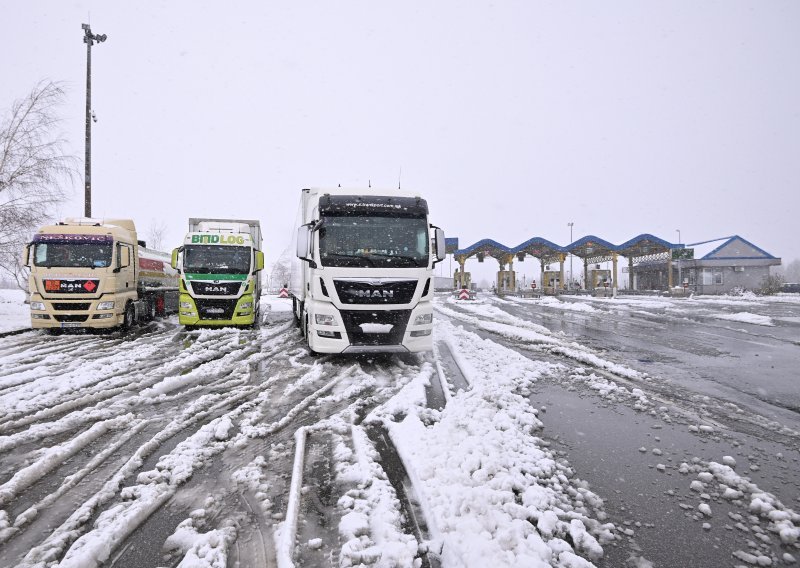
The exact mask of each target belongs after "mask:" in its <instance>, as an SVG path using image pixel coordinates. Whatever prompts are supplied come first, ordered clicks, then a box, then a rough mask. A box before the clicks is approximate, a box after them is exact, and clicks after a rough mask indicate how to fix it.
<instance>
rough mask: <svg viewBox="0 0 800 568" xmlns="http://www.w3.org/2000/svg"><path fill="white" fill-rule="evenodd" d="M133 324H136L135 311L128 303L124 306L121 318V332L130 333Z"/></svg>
mask: <svg viewBox="0 0 800 568" xmlns="http://www.w3.org/2000/svg"><path fill="white" fill-rule="evenodd" d="M134 323H136V311H135V310H134V308H133V304H132V303H131V302H128V305H127V306H125V316H124V317H123V318H122V331H130V330H131V328H132V327H133V324H134Z"/></svg>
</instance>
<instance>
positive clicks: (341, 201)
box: [319, 194, 428, 217]
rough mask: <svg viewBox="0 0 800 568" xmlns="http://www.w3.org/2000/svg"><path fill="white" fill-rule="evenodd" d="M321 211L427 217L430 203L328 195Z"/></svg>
mask: <svg viewBox="0 0 800 568" xmlns="http://www.w3.org/2000/svg"><path fill="white" fill-rule="evenodd" d="M319 211H320V213H321V214H323V215H347V216H365V217H376V216H386V217H426V216H427V215H428V202H427V201H425V200H424V199H421V198H419V197H393V196H384V195H375V196H371V195H370V196H364V195H329V194H326V195H323V196H322V198H321V199H320V201H319Z"/></svg>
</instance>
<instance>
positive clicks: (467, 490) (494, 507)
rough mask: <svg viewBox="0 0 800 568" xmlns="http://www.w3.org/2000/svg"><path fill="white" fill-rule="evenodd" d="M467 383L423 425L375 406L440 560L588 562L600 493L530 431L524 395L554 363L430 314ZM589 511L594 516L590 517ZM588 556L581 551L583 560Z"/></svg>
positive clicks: (598, 540) (594, 547) (597, 549)
mask: <svg viewBox="0 0 800 568" xmlns="http://www.w3.org/2000/svg"><path fill="white" fill-rule="evenodd" d="M436 333H437V336H438V337H439V338H445V339H446V341H447V342H448V343H449V344H450V345H451V350H452V351H453V352H454V353H459V354H460V359H461V360H459V366H460V367H461V368H462V371H463V372H464V373H465V374H469V375H470V376H469V381H470V383H471V384H472V389H471V390H470V391H468V392H460V393H459V394H457V395H455V396H454V398H453V400H452V403H449V404H448V405H447V406H446V407H445V409H444V410H442V411H441V412H440V413H439V416H438V419H437V420H435V421H434V422H433V423H432V424H430V425H426V424H425V423H423V421H422V420H421V419H420V418H419V416H418V415H417V414H416V413H415V412H414V409H413V408H410V409H409V414H408V415H406V416H405V418H404V419H403V420H402V421H401V422H395V421H393V419H392V416H390V415H388V413H381V412H380V411H376V412H374V413H373V415H371V416H370V419H371V420H381V421H382V422H383V423H384V424H385V426H386V428H387V429H388V430H389V432H390V434H391V437H392V440H393V442H394V444H395V446H396V447H397V448H398V451H399V452H400V453H401V456H402V458H403V462H404V464H405V465H406V469H407V470H408V473H409V476H410V477H411V480H412V483H413V485H414V487H415V488H416V489H417V491H418V492H419V493H420V494H421V495H420V498H421V501H422V502H423V507H424V508H425V509H426V512H427V515H426V516H427V517H428V522H429V524H430V525H432V526H429V528H430V530H431V533H432V536H433V537H434V539H441V541H442V543H443V546H442V560H443V564H444V565H445V566H448V565H453V566H476V567H478V566H480V567H484V566H493V567H502V566H564V567H566V566H570V567H578V566H583V567H586V566H592V565H593V564H592V563H591V561H595V560H597V559H599V558H601V557H602V555H603V548H602V544H605V543H608V542H610V541H612V540H613V539H614V538H615V537H614V526H613V525H612V524H603V523H601V522H600V520H598V519H602V518H603V517H604V513H603V511H602V505H603V503H602V500H601V499H600V498H599V497H598V496H597V495H595V494H594V493H592V492H591V491H590V490H588V489H587V488H586V487H585V484H584V483H583V482H581V481H580V480H577V479H575V478H574V477H573V472H572V470H571V469H570V468H569V467H568V466H567V465H565V464H564V463H563V462H560V461H557V460H556V459H555V457H554V456H553V455H552V454H551V453H550V452H549V450H547V449H546V447H545V445H544V444H543V443H542V441H541V440H540V439H539V438H537V437H535V436H534V435H533V434H534V433H535V432H536V431H538V430H540V429H541V428H542V423H541V421H540V420H539V419H538V417H537V411H536V410H535V409H534V408H532V407H531V406H530V404H529V402H528V400H527V398H526V396H527V395H528V394H529V388H530V387H531V385H532V383H533V382H534V381H536V380H537V378H539V377H541V376H542V375H544V374H546V373H548V372H550V371H552V370H553V369H554V366H552V365H549V364H546V363H541V362H534V361H531V360H529V359H527V358H525V357H523V356H522V355H520V354H518V353H516V352H514V351H512V350H510V349H506V348H504V347H502V346H499V345H497V344H495V343H493V342H491V341H485V340H482V339H480V338H479V337H478V336H476V335H475V334H472V333H469V332H466V331H464V330H463V329H461V328H456V327H454V326H453V325H452V324H449V323H447V322H442V321H439V320H437V321H436ZM592 515H595V517H596V518H593V516H592ZM586 559H588V561H587V560H586Z"/></svg>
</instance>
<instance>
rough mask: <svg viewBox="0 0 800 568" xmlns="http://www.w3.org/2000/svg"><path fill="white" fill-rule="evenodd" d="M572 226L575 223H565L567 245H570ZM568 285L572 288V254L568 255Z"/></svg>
mask: <svg viewBox="0 0 800 568" xmlns="http://www.w3.org/2000/svg"><path fill="white" fill-rule="evenodd" d="M574 224H575V223H573V222H572V221H570V222H569V223H567V226H568V227H569V244H572V226H573V225H574ZM569 285H570V287H571V286H572V253H570V255H569Z"/></svg>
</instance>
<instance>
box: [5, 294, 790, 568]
mask: <svg viewBox="0 0 800 568" xmlns="http://www.w3.org/2000/svg"><path fill="white" fill-rule="evenodd" d="M792 301H794V300H793V299H789V300H788V302H792ZM776 302H787V300H781V299H777V300H776V299H762V298H756V297H747V298H744V299H741V300H738V299H721V300H720V299H712V300H708V301H706V300H696V299H687V300H670V299H662V298H655V299H652V298H648V299H642V298H631V299H620V298H617V299H614V300H611V299H603V300H599V299H585V300H581V301H574V300H570V301H562V300H556V299H552V298H541V299H538V300H528V299H525V300H523V299H516V298H511V299H496V298H491V299H479V300H478V301H473V302H471V301H456V300H454V299H452V298H447V297H440V298H439V299H438V300H437V304H436V310H437V314H438V315H437V319H436V323H435V338H436V344H437V349H436V351H434V353H430V354H424V355H418V356H406V357H397V356H373V357H335V356H316V357H312V356H310V355H309V354H308V352H307V350H306V349H305V347H304V346H303V344H302V342H301V340H300V338H299V334H298V333H297V332H296V330H295V328H294V325H293V322H292V321H291V315H290V311H289V310H290V303H289V302H288V301H286V300H282V299H278V298H274V297H267V298H265V300H264V303H265V307H266V308H268V309H267V310H265V311H266V312H267V315H266V322H265V324H264V325H262V327H261V328H260V329H258V330H254V331H253V330H234V329H208V330H200V331H194V332H188V333H187V332H185V331H183V330H182V329H181V328H180V327H179V326H177V325H176V323H175V321H174V319H167V320H162V321H159V322H157V323H154V324H150V325H149V326H147V327H146V328H143V329H141V330H140V331H138V332H137V333H134V334H131V335H130V336H128V337H123V336H119V335H115V334H112V335H108V336H94V335H87V336H80V335H79V336H59V337H48V336H45V335H44V334H41V333H39V332H28V333H23V334H21V335H16V336H13V337H4V338H0V565H1V566H20V567H29V568H32V567H36V568H45V567H50V566H56V565H58V566H63V567H67V566H74V567H81V568H84V567H92V566H98V567H99V566H116V567H118V568H124V567H136V568H142V567H146V566H153V567H155V566H181V567H183V568H204V567H212V566H215V567H216V566H233V565H237V566H279V567H290V566H300V565H306V566H376V567H383V566H385V567H389V566H444V567H459V566H470V567H472V566H475V567H484V566H498V567H503V566H542V567H544V566H560V567H565V568H566V567H568V568H578V567H582V568H585V567H591V566H600V567H602V566H610V565H611V564H608V562H609V560H607V559H608V558H609V553H610V552H613V551H615V550H617V549H619V550H620V551H624V553H622V555H623V557H628V560H627V562H628V563H629V565H631V566H633V565H635V566H646V565H649V560H648V551H647V550H640V549H638V548H637V547H636V546H635V543H634V541H633V540H632V537H631V534H632V533H633V532H634V531H632V530H631V529H630V527H629V526H627V525H625V524H621V519H618V518H613V517H611V516H610V514H609V512H608V510H607V507H606V501H607V499H608V497H609V495H602V494H600V493H598V492H597V491H596V490H594V489H593V488H592V485H591V483H590V482H589V481H587V480H586V479H585V478H584V476H583V475H582V472H581V471H580V470H577V469H576V468H575V467H573V466H572V465H571V464H570V460H569V456H568V455H567V456H565V455H564V454H563V452H562V453H556V452H555V451H554V449H553V448H552V447H551V443H550V442H546V441H545V435H546V434H547V432H548V420H547V415H546V414H544V412H543V410H542V409H540V408H539V407H538V406H539V404H538V403H537V401H536V399H535V394H534V393H535V391H536V389H537V385H538V384H539V383H542V382H550V383H557V384H558V383H563V385H564V387H566V389H567V390H566V391H565V392H566V393H571V392H577V393H582V392H585V393H591V396H595V397H597V400H598V401H599V402H598V404H602V405H608V404H624V405H627V406H628V407H630V408H631V409H632V410H633V411H635V412H637V413H641V414H643V415H645V416H652V417H654V418H655V419H658V420H661V421H663V422H664V423H666V424H672V423H673V422H676V423H680V424H685V426H681V428H683V430H684V431H685V432H686V434H687V435H689V436H698V437H702V436H709V435H718V434H719V430H720V428H721V426H720V425H719V422H715V421H714V420H712V417H713V416H715V415H713V414H705V415H703V414H698V408H697V407H696V406H692V405H685V404H683V402H685V400H682V399H680V398H675V399H674V400H670V401H667V402H665V400H664V397H665V396H667V395H668V394H669V391H668V390H667V389H666V387H665V385H664V384H662V383H663V381H662V380H661V379H660V378H659V377H657V376H652V375H651V374H650V373H648V372H645V371H643V370H641V369H640V368H637V366H636V365H633V364H632V362H631V361H628V360H626V359H625V358H624V357H621V356H620V355H619V354H614V353H607V352H605V351H602V350H598V349H596V348H595V347H593V346H589V345H586V344H584V343H583V342H581V341H578V340H576V338H575V337H573V336H571V335H569V334H567V333H565V332H564V331H561V330H557V331H554V330H552V329H550V328H549V327H548V326H546V325H543V324H541V323H537V322H536V321H533V319H534V318H532V317H530V314H533V313H539V312H531V311H529V310H539V311H542V310H543V311H544V312H548V313H558V312H560V313H563V314H571V315H572V317H575V318H586V317H590V318H598V317H600V318H602V317H605V316H604V314H606V315H607V314H611V313H616V314H624V313H627V314H636V313H640V312H646V313H647V314H649V315H648V317H651V318H652V317H658V318H667V320H668V318H683V317H698V313H697V312H700V317H703V318H709V319H711V320H716V321H723V322H724V321H725V319H720V318H721V317H722V316H733V318H728V319H734V320H735V321H734V323H736V324H737V325H753V326H756V327H761V328H764V327H767V326H770V329H772V328H780V326H781V325H786V322H783V321H782V320H781V319H779V318H775V317H773V316H774V314H772V312H770V309H771V308H772V307H774V305H775V303H776ZM795 305H797V304H795ZM0 309H2V304H0ZM692 310H695V313H694V314H692V313H691V311H692ZM544 312H542V313H544ZM687 313H688V314H689V315H686V314H687ZM737 314H750V315H746V316H737ZM25 315H26V316H27V313H26V314H25ZM667 320H665V321H667ZM542 321H545V320H542ZM764 322H768V323H764ZM456 375H460V376H459V377H457V376H456ZM457 379H458V380H457ZM459 385H460V386H459ZM442 388H443V389H444V391H443V392H442V393H441V395H440V396H439V397H438V398H437V395H436V394H435V392H436V391H437V389H438V390H441V389H442ZM665 393H667V394H665ZM686 400H692V401H693V400H695V398H692V397H689V398H687V399H686ZM711 402H712V401H710V400H709V399H707V398H706V403H704V408H705V409H706V410H714V407H713V405H712V404H711ZM668 407H669V412H668V410H667V409H668ZM720 408H728V409H730V408H731V407H730V406H727V407H725V406H723V405H721V406H720ZM551 411H552V410H551ZM704 412H705V411H704ZM668 414H669V416H668ZM751 423H755V424H762V423H759V422H757V421H755V420H754V421H752V422H751ZM764 429H765V430H769V431H770V432H778V431H779V432H780V433H781V436H782V437H783V439H787V440H795V441H796V440H797V439H800V435H797V437H796V436H795V434H794V433H793V431H792V430H791V429H789V428H783V429H780V430H779V429H777V428H774V429H768V428H767V427H764ZM632 450H633V451H636V448H632ZM659 452H660V450H659ZM792 452H794V453H792ZM796 453H797V449H796V443H795V446H794V449H791V448H790V449H789V450H787V453H786V455H785V456H784V457H783V458H782V459H785V460H788V461H791V460H794V461H797V456H796ZM665 464H666V465H665ZM658 465H659V466H661V467H658V468H656V469H657V471H662V468H663V471H664V472H669V471H671V470H672V469H674V470H675V471H676V472H677V473H678V474H679V475H681V478H682V480H683V481H682V483H684V484H685V487H686V491H691V492H694V493H696V494H697V495H698V497H699V498H700V499H701V503H700V504H699V505H698V506H697V507H696V508H695V512H694V513H693V516H690V517H688V518H687V520H686V522H702V523H704V524H703V528H704V529H705V530H706V531H710V530H712V528H713V527H714V524H715V521H716V519H718V518H719V516H720V515H721V514H723V513H720V511H721V510H723V511H726V513H724V514H725V515H726V516H725V518H726V519H727V522H728V523H730V525H731V527H732V529H731V530H733V531H738V532H740V533H741V534H745V533H747V534H749V535H750V537H749V538H750V540H748V541H746V542H743V543H742V545H741V546H739V547H736V548H735V549H733V550H731V551H730V553H729V555H727V556H725V558H722V557H714V558H715V561H717V560H718V563H716V564H713V565H719V566H728V565H731V566H733V565H734V563H735V562H738V563H750V564H752V565H770V564H769V563H771V565H776V564H777V563H779V562H790V561H791V560H792V559H793V558H795V557H798V556H799V555H798V546H800V544H798V540H800V539H799V538H798V537H799V536H800V533H798V530H800V529H798V527H800V517H799V516H798V515H797V514H796V513H795V512H794V510H793V509H792V507H791V504H790V503H787V502H785V500H783V501H782V500H781V499H780V498H778V496H777V495H775V494H774V493H772V492H770V491H768V490H767V489H764V488H762V487H761V486H760V485H759V484H758V483H756V482H755V481H754V480H752V479H751V478H750V477H748V476H746V475H744V474H742V473H737V470H736V467H737V464H736V460H735V459H734V458H733V457H732V456H730V455H726V456H720V457H716V458H715V457H714V456H707V457H706V459H697V460H694V461H692V460H688V461H685V462H682V463H676V464H671V463H669V462H667V461H666V460H665V462H664V464H661V463H660V464H658ZM687 515H688V513H687ZM706 525H707V526H706ZM664 530H669V527H664ZM665 538H669V537H668V536H666V535H665ZM632 543H634V544H632ZM612 556H613V557H614V558H619V557H620V554H616V555H612ZM709 565H712V564H709Z"/></svg>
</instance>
